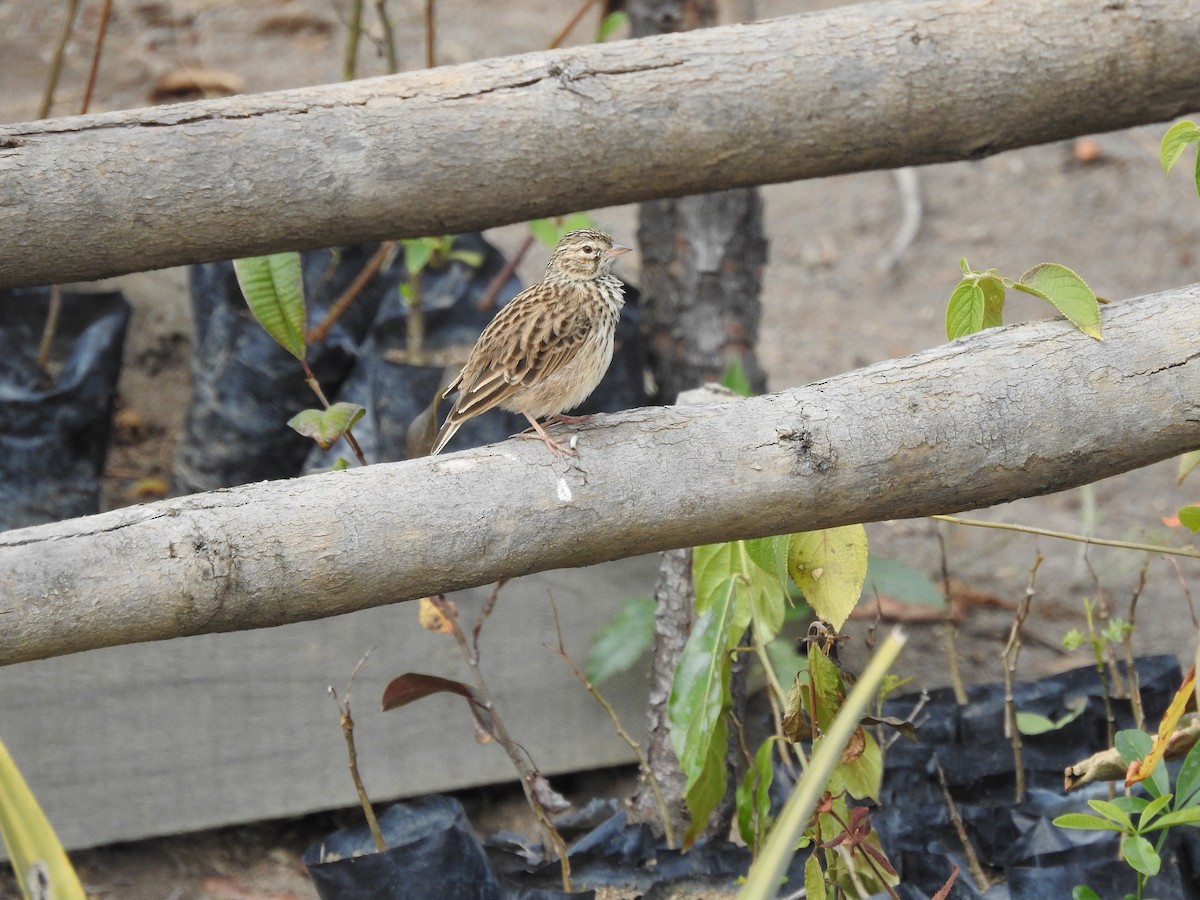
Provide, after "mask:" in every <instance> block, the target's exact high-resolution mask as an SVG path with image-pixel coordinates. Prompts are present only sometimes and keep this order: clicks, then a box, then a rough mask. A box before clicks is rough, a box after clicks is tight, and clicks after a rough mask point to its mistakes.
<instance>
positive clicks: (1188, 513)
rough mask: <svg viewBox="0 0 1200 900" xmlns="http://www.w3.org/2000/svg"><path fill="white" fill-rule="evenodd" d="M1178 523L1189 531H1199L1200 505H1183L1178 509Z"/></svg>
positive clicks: (1193, 532)
mask: <svg viewBox="0 0 1200 900" xmlns="http://www.w3.org/2000/svg"><path fill="white" fill-rule="evenodd" d="M1179 524H1180V525H1182V526H1183V527H1184V528H1187V529H1188V530H1189V531H1191V533H1192V534H1195V533H1196V532H1198V531H1200V506H1184V507H1181V508H1180V510H1179Z"/></svg>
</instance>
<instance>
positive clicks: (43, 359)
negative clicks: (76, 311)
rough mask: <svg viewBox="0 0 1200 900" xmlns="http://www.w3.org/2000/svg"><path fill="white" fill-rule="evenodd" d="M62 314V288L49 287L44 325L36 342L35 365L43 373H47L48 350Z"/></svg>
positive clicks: (54, 285)
mask: <svg viewBox="0 0 1200 900" xmlns="http://www.w3.org/2000/svg"><path fill="white" fill-rule="evenodd" d="M61 313H62V286H61V285H57V284H52V285H50V303H49V305H48V306H47V307H46V324H45V325H43V326H42V339H41V341H39V342H38V352H37V364H38V368H39V369H41V370H42V371H43V372H47V371H49V369H48V366H49V365H50V348H51V347H52V346H53V344H54V335H55V334H57V333H58V317H59V315H61Z"/></svg>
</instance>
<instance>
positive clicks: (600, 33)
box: [596, 10, 629, 44]
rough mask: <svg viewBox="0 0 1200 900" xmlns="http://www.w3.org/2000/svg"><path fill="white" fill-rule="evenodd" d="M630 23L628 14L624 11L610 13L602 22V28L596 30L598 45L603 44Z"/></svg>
mask: <svg viewBox="0 0 1200 900" xmlns="http://www.w3.org/2000/svg"><path fill="white" fill-rule="evenodd" d="M628 22H629V15H628V13H625V12H623V11H622V10H617V11H616V12H610V13H609V14H608V15H607V16H605V17H604V18H603V19H601V20H600V27H599V28H598V29H596V43H597V44H603V43H604V42H605V41H607V40H608V39H609V38H610V37H612V36H613V34H614V33H615V32H617V31H618V30H620V29H621V28H623V27H624V26H625V25H626V24H627V23H628Z"/></svg>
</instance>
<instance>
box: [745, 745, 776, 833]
mask: <svg viewBox="0 0 1200 900" xmlns="http://www.w3.org/2000/svg"><path fill="white" fill-rule="evenodd" d="M774 749H775V737H774V736H771V737H769V738H767V739H766V740H765V741H763V742H762V746H760V747H759V748H758V752H757V753H755V754H754V764H753V765H751V766H748V767H747V768H746V775H745V777H743V779H742V783H741V784H740V785H738V789H737V813H738V833H739V834H740V835H741V836H742V840H743V841H745V842H746V844H747V845H748V846H750V847H757V846H758V845H759V843H760V842H761V841H762V840H763V838H765V837H766V834H767V829H768V828H769V827H770V819H771V781H772V779H773V778H774V776H775V770H774V766H772V765H771V761H772V754H773V752H774Z"/></svg>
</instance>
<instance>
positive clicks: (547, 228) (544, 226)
mask: <svg viewBox="0 0 1200 900" xmlns="http://www.w3.org/2000/svg"><path fill="white" fill-rule="evenodd" d="M529 233H530V234H532V235H533V236H534V238H535V239H536V240H539V241H541V242H542V243H543V244H545V245H547V246H549V247H553V246H554V245H555V244H557V243H558V238H559V234H558V226H557V225H555V224H554V220H553V219H533V220H532V221H531V222H530V223H529Z"/></svg>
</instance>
